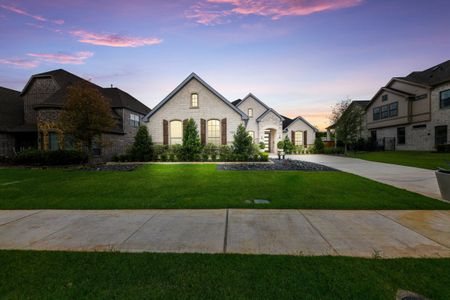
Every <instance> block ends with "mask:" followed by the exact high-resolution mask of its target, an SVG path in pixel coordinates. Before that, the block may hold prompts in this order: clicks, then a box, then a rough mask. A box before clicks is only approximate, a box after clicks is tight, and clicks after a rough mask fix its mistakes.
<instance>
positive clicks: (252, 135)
mask: <svg viewBox="0 0 450 300" xmlns="http://www.w3.org/2000/svg"><path fill="white" fill-rule="evenodd" d="M248 135H249V136H251V137H252V141H254V140H255V132H254V131H249V132H248Z"/></svg>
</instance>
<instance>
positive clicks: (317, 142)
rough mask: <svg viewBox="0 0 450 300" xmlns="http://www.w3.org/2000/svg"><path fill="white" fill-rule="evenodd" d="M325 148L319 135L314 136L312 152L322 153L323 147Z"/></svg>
mask: <svg viewBox="0 0 450 300" xmlns="http://www.w3.org/2000/svg"><path fill="white" fill-rule="evenodd" d="M324 148H325V145H324V144H323V141H322V139H321V138H320V137H316V139H315V140H314V150H313V152H314V153H323V149H324Z"/></svg>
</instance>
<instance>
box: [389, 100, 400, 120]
mask: <svg viewBox="0 0 450 300" xmlns="http://www.w3.org/2000/svg"><path fill="white" fill-rule="evenodd" d="M397 115H398V102H394V103H391V104H389V117H396V116H397Z"/></svg>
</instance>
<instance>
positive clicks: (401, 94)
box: [365, 87, 414, 109]
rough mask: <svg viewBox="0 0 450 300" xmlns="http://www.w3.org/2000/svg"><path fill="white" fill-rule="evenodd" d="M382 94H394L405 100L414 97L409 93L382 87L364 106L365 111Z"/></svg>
mask: <svg viewBox="0 0 450 300" xmlns="http://www.w3.org/2000/svg"><path fill="white" fill-rule="evenodd" d="M382 92H389V93H392V94H396V95H398V96H401V97H405V98H408V97H413V96H414V95H413V94H410V93H407V92H404V91H400V90H397V89H393V88H388V87H382V88H381V89H379V90H378V92H377V93H376V94H375V96H373V97H372V99H371V100H370V101H369V103H368V104H367V105H366V106H365V109H368V108H369V107H370V106H371V105H372V103H373V102H374V101H375V100H376V99H377V97H378V96H379V95H380V94H381V93H382Z"/></svg>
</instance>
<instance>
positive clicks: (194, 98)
mask: <svg viewBox="0 0 450 300" xmlns="http://www.w3.org/2000/svg"><path fill="white" fill-rule="evenodd" d="M197 107H198V94H197V93H193V94H191V108H197Z"/></svg>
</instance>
